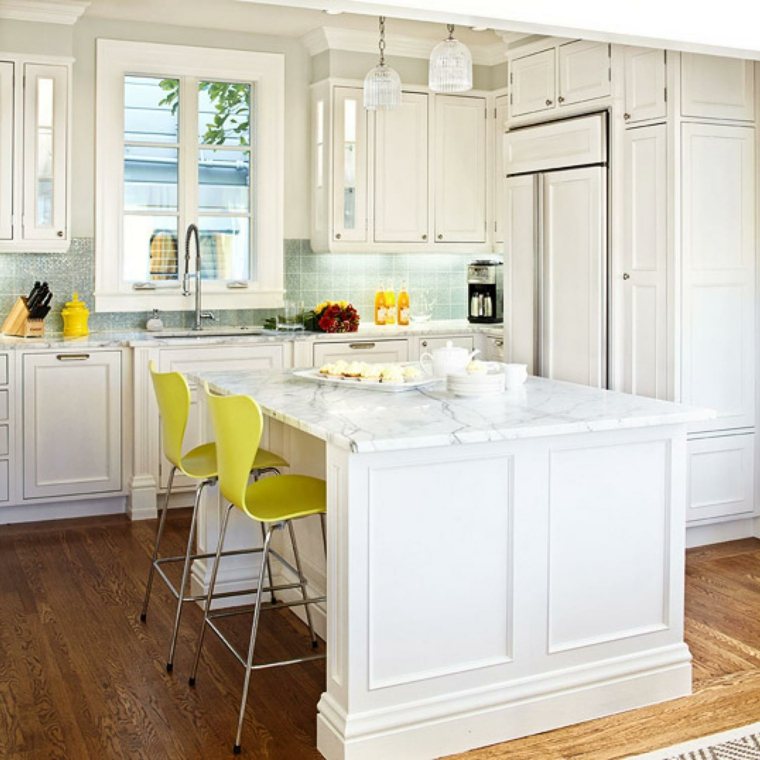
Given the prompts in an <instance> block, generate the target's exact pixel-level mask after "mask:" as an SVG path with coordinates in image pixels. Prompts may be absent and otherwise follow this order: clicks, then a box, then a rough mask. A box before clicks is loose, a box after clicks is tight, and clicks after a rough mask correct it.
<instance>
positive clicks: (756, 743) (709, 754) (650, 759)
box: [628, 723, 760, 760]
mask: <svg viewBox="0 0 760 760" xmlns="http://www.w3.org/2000/svg"><path fill="white" fill-rule="evenodd" d="M628 760H760V723H750V725H748V726H742V727H741V728H733V729H731V730H730V731H723V732H722V733H719V734H712V735H711V736H702V737H700V738H699V739H693V740H692V741H689V742H684V743H683V744H676V745H674V746H672V747H665V748H664V749H659V750H656V751H655V752H647V753H646V754H644V755H635V756H631V757H629V759H628Z"/></svg>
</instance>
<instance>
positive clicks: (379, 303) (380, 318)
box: [375, 285, 388, 325]
mask: <svg viewBox="0 0 760 760" xmlns="http://www.w3.org/2000/svg"><path fill="white" fill-rule="evenodd" d="M387 317H388V308H387V304H386V303H385V288H384V287H383V286H382V285H381V286H380V289H379V290H377V291H376V292H375V324H376V325H384V324H385V321H386V319H387Z"/></svg>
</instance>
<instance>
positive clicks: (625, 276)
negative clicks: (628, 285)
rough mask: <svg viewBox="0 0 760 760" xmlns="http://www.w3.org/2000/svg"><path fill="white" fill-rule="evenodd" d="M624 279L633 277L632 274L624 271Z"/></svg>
mask: <svg viewBox="0 0 760 760" xmlns="http://www.w3.org/2000/svg"><path fill="white" fill-rule="evenodd" d="M623 279H624V280H630V279H631V275H629V274H628V272H623Z"/></svg>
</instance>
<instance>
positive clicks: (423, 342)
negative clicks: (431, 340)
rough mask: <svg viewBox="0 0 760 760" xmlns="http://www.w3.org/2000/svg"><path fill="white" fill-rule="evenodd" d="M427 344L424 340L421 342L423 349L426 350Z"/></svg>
mask: <svg viewBox="0 0 760 760" xmlns="http://www.w3.org/2000/svg"><path fill="white" fill-rule="evenodd" d="M427 344H428V342H427V341H426V340H423V341H422V347H423V348H427Z"/></svg>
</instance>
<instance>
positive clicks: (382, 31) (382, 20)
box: [377, 16, 385, 66]
mask: <svg viewBox="0 0 760 760" xmlns="http://www.w3.org/2000/svg"><path fill="white" fill-rule="evenodd" d="M377 46H378V47H379V48H380V65H381V66H385V16H380V42H378V44H377Z"/></svg>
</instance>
